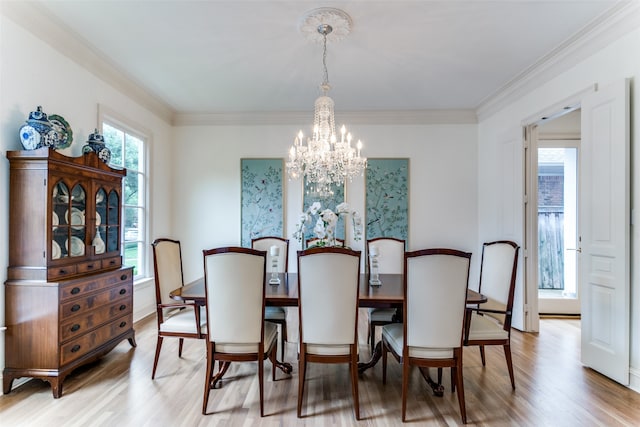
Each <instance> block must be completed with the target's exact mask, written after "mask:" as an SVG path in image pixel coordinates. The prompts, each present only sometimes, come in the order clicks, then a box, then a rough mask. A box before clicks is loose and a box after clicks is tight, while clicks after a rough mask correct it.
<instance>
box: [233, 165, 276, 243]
mask: <svg viewBox="0 0 640 427" xmlns="http://www.w3.org/2000/svg"><path fill="white" fill-rule="evenodd" d="M240 166H241V170H242V202H241V203H242V209H241V211H242V213H241V215H242V237H241V238H242V246H244V247H251V239H255V238H257V237H264V236H278V237H282V236H283V229H284V227H283V222H284V221H283V208H282V204H283V202H282V200H283V197H282V179H283V173H282V171H283V163H282V159H241V160H240Z"/></svg>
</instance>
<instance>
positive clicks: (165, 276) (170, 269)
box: [151, 238, 184, 304]
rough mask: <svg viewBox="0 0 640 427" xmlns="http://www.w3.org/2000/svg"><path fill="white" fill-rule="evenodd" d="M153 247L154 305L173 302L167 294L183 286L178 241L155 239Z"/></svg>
mask: <svg viewBox="0 0 640 427" xmlns="http://www.w3.org/2000/svg"><path fill="white" fill-rule="evenodd" d="M151 246H152V247H153V273H154V276H155V282H156V304H169V303H171V302H175V301H173V300H172V299H171V298H170V297H169V292H171V291H172V290H174V289H177V288H179V287H181V286H183V285H184V280H183V276H182V253H181V249H180V241H179V240H172V239H164V238H163V239H156V240H154V241H153V243H152V244H151Z"/></svg>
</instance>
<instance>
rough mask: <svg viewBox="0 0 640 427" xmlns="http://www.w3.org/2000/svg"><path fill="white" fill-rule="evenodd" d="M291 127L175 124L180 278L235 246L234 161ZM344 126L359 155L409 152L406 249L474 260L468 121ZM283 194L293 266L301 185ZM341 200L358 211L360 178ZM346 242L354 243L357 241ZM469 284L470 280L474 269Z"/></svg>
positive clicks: (280, 148)
mask: <svg viewBox="0 0 640 427" xmlns="http://www.w3.org/2000/svg"><path fill="white" fill-rule="evenodd" d="M310 102H311V101H310ZM310 107H311V105H310ZM339 114H340V112H339V110H338V111H336V115H338V116H339ZM312 119H313V117H312V114H311V113H310V114H309V122H310V123H311V121H312ZM337 120H340V118H339V117H337ZM309 126H310V124H309ZM297 131H298V127H297V126H294V125H291V126H208V127H207V126H191V127H178V128H176V129H175V137H176V141H177V142H176V151H175V155H174V158H175V164H174V168H175V169H174V171H175V188H176V191H175V193H174V198H173V202H174V206H175V207H176V211H175V227H174V235H175V237H176V238H179V239H180V240H181V241H182V244H183V246H182V250H183V261H184V270H185V280H186V281H189V280H193V279H195V278H197V277H200V276H202V274H203V272H202V270H203V266H202V250H203V249H206V248H212V247H216V246H223V245H239V242H240V159H241V158H244V157H270V158H273V157H285V156H286V154H287V153H288V149H289V146H290V145H291V142H292V140H293V137H294V136H295V134H296V133H297ZM350 131H351V132H353V133H354V134H355V135H356V137H357V138H359V139H362V140H363V142H364V144H365V146H364V149H363V155H364V156H367V157H369V158H374V157H395V158H402V157H406V158H409V173H410V177H409V191H410V195H409V200H410V205H409V221H410V223H409V249H410V250H412V249H420V248H425V247H437V246H445V247H453V248H459V249H462V250H466V251H471V252H475V253H474V257H473V260H474V261H475V262H478V261H479V254H478V253H477V252H476V251H477V246H478V245H477V223H476V218H477V212H476V206H477V195H476V191H477V186H476V175H477V171H476V168H477V166H476V165H477V149H476V138H477V135H476V125H423V126H416V125H412V126H376V125H361V124H359V125H353V126H351V127H350ZM285 192H286V196H285V210H286V214H285V228H286V235H287V236H288V237H289V238H290V239H291V240H292V242H291V243H292V244H291V245H290V246H291V253H290V255H289V260H290V266H289V268H290V270H292V271H295V259H296V258H295V251H296V250H298V247H297V242H296V241H295V240H293V238H292V237H291V236H292V234H293V232H294V227H295V223H296V220H297V218H298V216H299V214H300V213H301V209H302V184H301V183H300V181H287V182H286V189H285ZM346 199H347V202H348V203H349V204H350V205H351V206H352V207H353V208H355V209H356V210H358V211H359V212H360V213H361V214H364V184H363V180H362V179H359V180H354V182H353V183H351V184H349V185H348V186H347V191H346ZM154 237H159V236H154ZM352 246H353V247H354V248H356V249H361V248H362V242H359V243H354V244H353V245H352ZM474 266H475V264H474ZM473 272H475V268H474V270H473ZM470 283H472V285H475V284H476V283H477V275H475V274H473V273H472V275H471V280H470Z"/></svg>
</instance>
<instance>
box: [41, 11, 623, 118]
mask: <svg viewBox="0 0 640 427" xmlns="http://www.w3.org/2000/svg"><path fill="white" fill-rule="evenodd" d="M39 3H41V4H40V5H39V6H40V7H41V10H42V11H45V13H46V14H47V15H50V18H51V19H53V20H54V21H57V24H58V26H59V27H60V26H61V27H64V28H65V29H66V30H68V31H70V32H72V33H73V34H74V37H78V38H80V39H81V40H83V43H84V44H86V45H87V46H89V47H90V49H92V50H93V51H94V53H98V54H99V55H100V56H101V57H102V58H103V59H105V60H107V61H108V62H110V63H111V65H113V66H115V67H116V69H118V70H120V71H121V72H122V73H123V74H124V75H125V76H127V77H128V78H130V79H132V80H133V81H134V82H136V83H137V84H138V85H140V86H142V87H143V88H145V89H146V90H147V91H148V92H150V93H151V94H152V95H153V96H154V97H156V98H158V99H159V100H160V101H161V102H162V103H164V104H165V105H166V106H167V107H168V109H169V110H170V111H172V112H173V113H174V114H175V113H181V114H192V113H221V112H226V113H246V112H267V113H271V112H274V113H275V112H302V111H304V112H308V111H310V110H312V108H313V100H314V99H315V97H316V96H317V95H318V93H319V91H318V85H319V84H320V83H321V80H322V46H321V45H320V44H315V43H312V42H310V41H308V40H307V39H306V38H305V37H304V36H303V35H302V34H301V33H300V31H299V30H298V24H299V22H300V20H301V18H302V17H303V16H304V15H305V13H306V12H307V11H309V10H311V9H314V8H317V7H326V6H330V7H337V8H340V9H342V10H344V11H345V12H347V13H348V14H349V15H350V16H351V18H352V20H353V28H352V31H351V34H350V35H348V36H347V37H346V38H345V39H343V40H341V41H339V42H335V43H331V44H329V46H328V57H327V66H328V70H329V80H330V83H331V84H332V86H333V89H332V91H331V92H330V95H331V96H332V97H333V98H334V100H335V102H336V111H338V110H344V111H360V112H362V111H365V112H366V111H393V110H400V111H403V110H432V109H435V110H441V109H446V110H449V109H462V110H465V109H470V110H475V109H477V108H478V107H479V106H481V105H482V104H483V102H486V101H487V100H488V99H490V98H491V97H493V96H495V95H496V94H498V93H499V92H500V91H501V89H503V88H504V87H506V86H508V85H509V84H511V83H513V81H514V79H516V80H517V79H518V78H519V77H521V76H523V75H525V74H526V73H527V72H529V71H530V70H531V67H534V66H535V65H536V64H540V63H541V62H542V61H543V60H545V59H547V58H548V57H549V56H550V54H556V53H557V52H558V49H559V48H562V47H563V46H566V45H567V43H568V42H570V41H571V40H573V39H575V37H576V35H580V34H582V33H585V32H586V31H588V30H589V29H590V28H592V27H593V26H594V24H596V23H597V22H599V20H601V19H602V17H603V16H604V15H606V14H607V13H608V11H609V13H610V11H611V10H612V9H611V8H612V7H614V6H616V3H620V2H617V1H613V0H562V1H560V0H555V1H542V0H532V1H526V0H511V1H508V0H502V1H482V0H477V1H457V0H449V1H419V0H413V1H377V0H359V1H333V2H319V1H308V0H298V1H266V0H263V1H245V0H235V1H216V0H210V1H179V0H173V1H149V0H148V1H133V0H130V1H127V0H111V1H96V0H92V1H67V0H57V1H43V2H39ZM618 6H619V5H618Z"/></svg>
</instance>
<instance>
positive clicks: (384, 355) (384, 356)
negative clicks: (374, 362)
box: [382, 339, 389, 384]
mask: <svg viewBox="0 0 640 427" xmlns="http://www.w3.org/2000/svg"><path fill="white" fill-rule="evenodd" d="M388 351H389V349H388V348H387V343H386V341H385V340H384V339H383V340H382V384H386V383H387V357H388V354H387V352H388Z"/></svg>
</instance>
